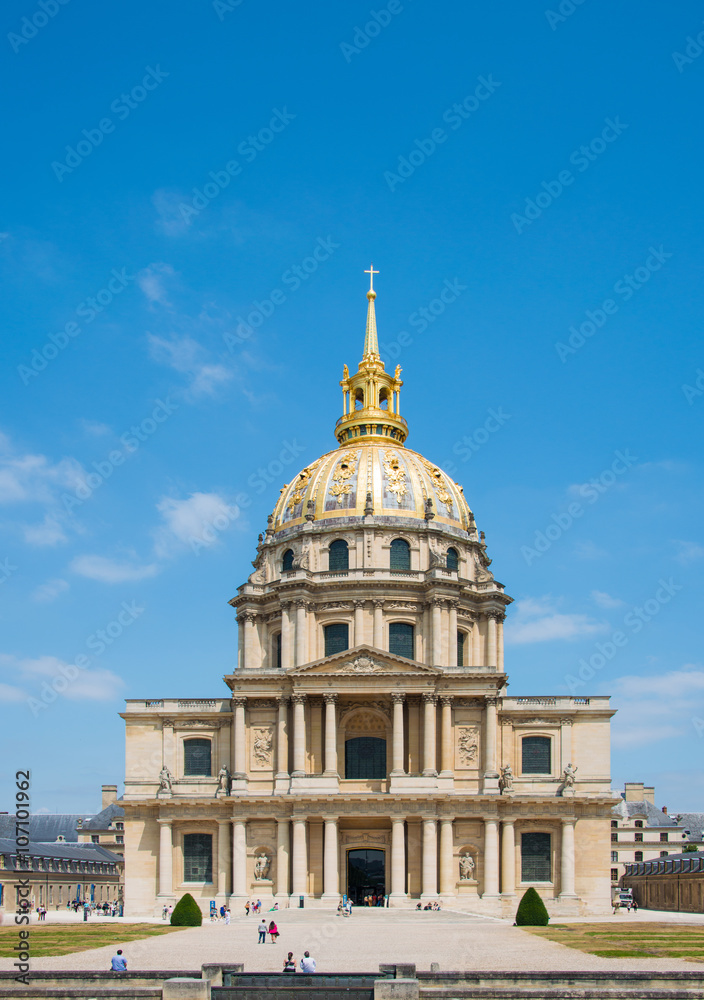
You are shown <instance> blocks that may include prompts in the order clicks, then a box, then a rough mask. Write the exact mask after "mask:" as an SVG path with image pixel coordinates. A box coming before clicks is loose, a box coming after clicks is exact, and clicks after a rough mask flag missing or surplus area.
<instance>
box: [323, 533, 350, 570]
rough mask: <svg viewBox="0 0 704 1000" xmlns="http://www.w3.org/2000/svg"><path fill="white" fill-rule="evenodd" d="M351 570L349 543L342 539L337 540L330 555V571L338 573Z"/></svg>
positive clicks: (331, 546)
mask: <svg viewBox="0 0 704 1000" xmlns="http://www.w3.org/2000/svg"><path fill="white" fill-rule="evenodd" d="M349 568H350V553H349V549H348V548H347V542H345V541H344V540H343V539H342V538H336V539H335V541H334V542H332V543H331V545H330V551H329V555H328V569H329V570H330V572H331V573H338V572H341V571H342V570H346V569H349Z"/></svg>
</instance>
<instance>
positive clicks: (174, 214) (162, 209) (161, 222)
mask: <svg viewBox="0 0 704 1000" xmlns="http://www.w3.org/2000/svg"><path fill="white" fill-rule="evenodd" d="M182 204H188V195H184V194H182V193H181V192H180V191H174V190H168V189H166V188H159V189H158V190H157V191H155V192H154V194H153V195H152V205H153V206H154V208H155V209H156V214H157V222H156V226H157V229H158V230H159V231H160V232H162V233H163V234H164V236H183V235H184V234H185V233H187V232H188V229H189V224H188V221H187V220H186V219H184V217H183V213H182V212H181V205H182Z"/></svg>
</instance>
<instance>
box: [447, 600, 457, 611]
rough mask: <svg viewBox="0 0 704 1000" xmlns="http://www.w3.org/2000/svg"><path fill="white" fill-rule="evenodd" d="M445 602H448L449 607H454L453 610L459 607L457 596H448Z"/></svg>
mask: <svg viewBox="0 0 704 1000" xmlns="http://www.w3.org/2000/svg"><path fill="white" fill-rule="evenodd" d="M447 603H448V606H449V607H450V608H451V609H454V610H455V611H457V609H458V608H459V606H460V602H459V600H458V599H457V598H455V597H450V598H448V601H447Z"/></svg>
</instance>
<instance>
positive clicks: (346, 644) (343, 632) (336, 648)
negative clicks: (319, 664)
mask: <svg viewBox="0 0 704 1000" xmlns="http://www.w3.org/2000/svg"><path fill="white" fill-rule="evenodd" d="M324 631H325V655H326V656H332V655H333V653H342V652H344V650H346V649H349V648H350V640H349V633H350V629H349V625H347V624H339V625H326V626H325V630H324Z"/></svg>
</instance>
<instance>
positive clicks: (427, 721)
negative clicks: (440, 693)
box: [423, 694, 438, 778]
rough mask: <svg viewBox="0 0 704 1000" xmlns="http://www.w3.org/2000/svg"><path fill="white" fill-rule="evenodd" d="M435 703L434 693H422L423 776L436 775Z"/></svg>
mask: <svg viewBox="0 0 704 1000" xmlns="http://www.w3.org/2000/svg"><path fill="white" fill-rule="evenodd" d="M436 703H437V700H436V697H435V695H434V694H424V695H423V704H424V705H425V712H424V717H423V774H424V775H425V777H431V778H432V777H435V776H436V775H437V773H438V772H437V768H436V766H435V765H436V763H437V749H436V738H435V705H436Z"/></svg>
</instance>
